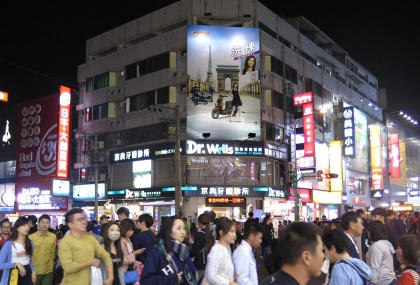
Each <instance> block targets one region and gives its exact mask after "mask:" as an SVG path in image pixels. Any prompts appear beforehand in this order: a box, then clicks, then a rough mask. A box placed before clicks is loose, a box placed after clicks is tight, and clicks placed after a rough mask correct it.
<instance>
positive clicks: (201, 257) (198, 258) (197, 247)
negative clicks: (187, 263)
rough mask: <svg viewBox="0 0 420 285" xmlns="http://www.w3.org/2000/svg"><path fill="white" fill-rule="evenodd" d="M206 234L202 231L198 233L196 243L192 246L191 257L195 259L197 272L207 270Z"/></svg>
mask: <svg viewBox="0 0 420 285" xmlns="http://www.w3.org/2000/svg"><path fill="white" fill-rule="evenodd" d="M205 246H206V233H205V232H204V231H203V230H201V231H199V232H197V234H196V235H195V238H194V243H193V244H192V246H191V250H190V257H191V258H194V266H195V268H196V269H197V270H205V269H206V251H205V250H204V247H205Z"/></svg>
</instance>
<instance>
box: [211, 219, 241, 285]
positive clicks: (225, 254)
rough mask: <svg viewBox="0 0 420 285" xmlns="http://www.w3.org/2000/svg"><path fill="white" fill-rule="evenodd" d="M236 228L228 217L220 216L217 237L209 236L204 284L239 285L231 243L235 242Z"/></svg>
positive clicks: (217, 224)
mask: <svg viewBox="0 0 420 285" xmlns="http://www.w3.org/2000/svg"><path fill="white" fill-rule="evenodd" d="M235 233H236V229H235V227H234V226H233V222H232V221H231V220H229V219H228V218H226V217H222V218H220V219H219V220H218V221H217V223H216V239H214V237H213V236H211V237H207V240H206V252H208V255H207V265H206V272H205V275H204V281H203V282H204V284H210V285H219V284H228V285H238V283H236V282H235V280H236V277H237V276H235V270H234V267H233V263H232V257H231V254H230V251H229V248H230V247H229V245H230V244H233V243H234V242H235V235H236V234H235Z"/></svg>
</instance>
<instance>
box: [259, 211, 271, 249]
mask: <svg viewBox="0 0 420 285" xmlns="http://www.w3.org/2000/svg"><path fill="white" fill-rule="evenodd" d="M272 223H273V218H272V217H271V216H270V215H266V216H265V217H264V220H263V222H262V227H263V229H264V235H263V239H262V245H261V246H262V250H263V257H266V256H269V255H270V254H271V246H272V245H273V235H272V234H271V225H272Z"/></svg>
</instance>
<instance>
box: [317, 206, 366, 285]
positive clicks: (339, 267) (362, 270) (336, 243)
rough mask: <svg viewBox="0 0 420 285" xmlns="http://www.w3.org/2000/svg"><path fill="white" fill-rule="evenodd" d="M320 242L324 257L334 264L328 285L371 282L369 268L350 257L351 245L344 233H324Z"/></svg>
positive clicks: (357, 259)
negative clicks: (322, 246)
mask: <svg viewBox="0 0 420 285" xmlns="http://www.w3.org/2000/svg"><path fill="white" fill-rule="evenodd" d="M355 214H356V213H355ZM356 215H357V214H356ZM322 242H323V243H324V251H325V255H326V257H327V258H328V259H329V261H330V262H331V263H333V264H334V266H333V268H332V271H331V276H330V278H329V281H328V285H364V284H365V280H371V278H372V272H371V270H370V268H369V266H367V265H366V263H364V262H363V261H362V260H360V259H359V258H352V257H351V256H350V254H349V244H352V243H351V242H349V241H348V237H347V235H346V234H345V233H344V232H342V231H340V230H337V229H336V230H329V231H326V232H325V233H324V235H323V236H322Z"/></svg>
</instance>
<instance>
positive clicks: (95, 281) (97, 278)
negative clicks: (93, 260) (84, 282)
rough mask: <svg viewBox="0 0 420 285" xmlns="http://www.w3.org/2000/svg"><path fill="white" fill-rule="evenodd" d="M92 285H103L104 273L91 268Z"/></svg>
mask: <svg viewBox="0 0 420 285" xmlns="http://www.w3.org/2000/svg"><path fill="white" fill-rule="evenodd" d="M89 284H90V285H102V272H101V269H100V268H97V267H94V266H91V267H90V283H89Z"/></svg>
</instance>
